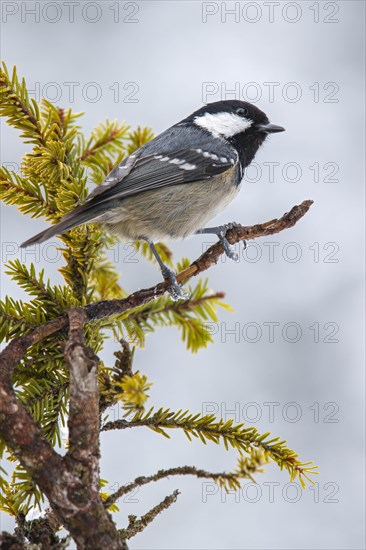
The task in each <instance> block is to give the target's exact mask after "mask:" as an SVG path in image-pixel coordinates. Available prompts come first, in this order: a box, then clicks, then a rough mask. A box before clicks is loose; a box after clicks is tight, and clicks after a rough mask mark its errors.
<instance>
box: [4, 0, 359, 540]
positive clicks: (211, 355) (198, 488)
mask: <svg viewBox="0 0 366 550" xmlns="http://www.w3.org/2000/svg"><path fill="white" fill-rule="evenodd" d="M36 4H37V3H35V2H3V3H2V10H3V11H2V42H1V47H2V58H3V59H5V60H6V62H7V64H8V66H9V67H11V66H12V65H13V64H16V65H17V66H18V71H19V75H24V76H25V77H26V80H27V83H28V87H29V89H34V90H35V93H36V95H38V94H39V93H41V94H42V93H43V94H44V95H46V96H47V97H48V99H50V100H53V99H55V100H56V102H57V104H58V105H60V106H65V107H67V106H69V105H70V104H71V105H72V106H73V108H74V109H75V110H76V111H85V112H86V114H85V116H84V117H83V119H82V125H83V128H84V129H85V131H86V132H89V131H90V130H91V129H92V128H93V127H94V125H95V124H96V123H97V122H99V121H101V120H104V119H105V118H106V117H108V118H109V119H113V118H118V119H119V120H121V121H122V120H125V121H127V122H128V123H129V124H131V125H132V126H133V127H134V126H136V125H138V124H142V125H148V126H151V127H152V128H153V129H154V131H155V132H156V133H159V132H160V131H162V130H164V129H165V128H167V127H169V126H170V125H171V124H173V123H175V122H176V121H178V120H180V119H181V118H184V117H185V116H187V115H188V114H189V113H190V112H192V111H193V110H195V109H197V108H199V107H200V106H201V104H202V103H204V102H206V101H217V100H219V99H225V97H226V98H228V99H231V98H233V97H237V98H238V99H240V98H242V99H247V100H253V101H255V102H256V104H257V105H258V107H260V108H261V109H262V110H264V111H265V112H266V113H267V114H268V116H269V118H270V120H271V121H272V122H274V123H276V124H280V125H283V126H284V127H285V128H286V130H287V131H286V132H285V133H283V134H278V135H274V136H273V137H271V138H270V139H268V140H267V142H266V144H265V146H264V147H263V148H262V149H261V151H260V152H259V153H258V154H257V157H256V159H255V160H256V163H257V164H258V165H259V168H258V169H257V170H254V168H251V169H250V170H249V171H248V178H249V179H251V180H254V179H256V176H257V175H258V174H260V173H261V177H260V178H259V181H256V182H254V181H249V182H247V183H246V185H245V186H243V188H242V190H241V193H240V195H239V196H238V198H237V199H236V200H235V202H234V203H233V204H232V205H231V206H230V207H229V208H228V209H227V210H226V211H225V212H224V213H222V214H221V215H220V216H219V217H218V218H217V219H216V220H215V222H218V223H223V222H229V221H233V220H235V221H238V222H241V223H243V224H245V225H249V224H252V223H257V222H263V221H266V220H268V219H271V218H274V217H278V216H280V215H282V214H283V213H284V212H286V211H288V210H289V209H290V208H291V207H292V206H293V205H294V204H299V203H300V202H301V201H302V200H304V199H309V198H311V199H313V200H314V206H313V207H312V208H311V210H310V212H309V213H308V214H307V215H306V216H305V218H304V219H303V220H302V221H301V222H299V224H298V225H296V226H295V227H294V228H292V229H291V230H288V231H286V232H283V233H280V234H279V235H277V236H275V237H273V238H267V239H261V240H258V241H257V243H256V245H254V246H253V245H252V246H250V247H248V250H247V253H246V254H242V255H241V260H240V262H239V263H238V264H235V263H234V262H230V261H226V262H220V263H219V264H218V265H217V267H216V268H214V269H211V270H210V271H209V273H208V276H209V281H210V287H211V288H212V289H214V290H217V291H219V290H223V291H225V292H226V301H227V302H228V303H230V304H231V305H232V306H233V307H234V308H235V311H234V313H226V312H219V315H220V322H222V323H221V324H220V325H219V326H218V327H217V334H216V336H215V344H214V345H211V346H210V347H209V348H207V350H204V351H201V352H199V353H198V354H197V355H196V356H192V355H190V354H189V353H188V352H186V350H185V347H184V345H183V344H182V343H181V341H180V337H179V334H178V333H177V331H175V330H173V329H172V330H170V329H164V330H160V331H158V332H157V333H156V334H155V335H154V336H153V337H148V338H147V343H146V348H145V349H144V350H138V351H137V353H136V359H135V367H137V368H139V369H140V371H141V372H142V373H145V374H146V375H147V376H148V378H149V379H150V380H152V381H154V386H153V387H152V390H151V392H150V393H151V400H150V402H151V404H154V405H156V406H166V407H171V408H172V409H179V408H181V407H183V408H189V409H190V410H191V411H197V412H205V405H204V404H205V403H213V404H214V405H212V406H213V408H214V409H215V410H216V412H217V414H218V415H222V416H224V417H226V418H232V417H234V418H235V420H236V421H237V422H241V421H248V422H249V420H250V419H252V422H249V424H250V423H252V424H254V425H255V426H257V427H258V429H259V430H260V431H262V432H265V431H270V432H271V433H272V434H273V435H280V436H281V437H283V438H284V439H286V440H287V441H288V444H289V446H290V447H291V448H294V449H295V450H296V451H297V452H298V453H299V455H300V457H301V458H302V459H303V460H314V461H315V462H316V463H317V464H318V465H319V467H320V472H321V475H320V476H319V477H318V479H317V485H316V486H315V488H313V489H307V490H306V491H305V492H304V493H300V492H297V488H296V487H291V486H289V485H288V481H289V479H288V476H287V474H286V473H285V472H280V471H279V469H278V468H277V467H276V466H274V465H271V466H269V467H268V468H266V471H265V473H264V474H263V475H258V476H257V481H258V486H257V488H255V487H253V485H252V484H251V485H250V486H247V487H246V488H245V490H244V491H242V492H241V493H239V494H238V495H237V496H236V497H235V496H234V495H227V496H226V497H225V495H224V494H222V493H221V492H220V491H217V492H216V493H215V494H210V492H211V493H212V492H214V488H213V486H212V484H210V485H209V486H207V485H204V484H202V483H201V481H200V480H197V479H194V478H171V479H170V480H165V481H162V482H159V483H158V484H155V485H151V486H147V487H145V488H143V489H141V490H140V491H139V492H138V493H137V494H135V495H132V496H130V497H129V498H125V502H120V503H119V505H120V510H121V512H120V513H119V514H117V520H118V521H119V525H120V526H121V527H122V526H124V525H125V523H123V522H126V518H127V514H135V515H138V516H139V515H141V514H144V513H146V511H147V510H148V509H149V508H151V507H152V506H154V505H155V504H156V503H157V502H159V501H160V500H162V498H164V496H165V495H167V494H168V493H170V492H172V491H173V490H174V489H176V488H179V489H180V490H181V495H180V496H179V499H178V502H177V503H176V504H175V505H174V506H173V507H171V508H170V509H169V510H168V511H166V512H164V514H162V515H161V516H160V517H159V518H158V519H157V520H156V521H155V522H154V523H153V524H152V525H151V526H150V527H149V528H148V529H146V531H145V532H144V533H142V534H141V535H138V536H136V537H135V538H134V539H132V541H131V542H130V546H131V548H132V549H165V548H172V549H177V550H178V549H198V548H199V549H224V548H230V549H270V550H272V549H273V550H274V549H290V548H292V549H298V550H300V549H301V550H303V549H314V550H316V549H342V550H343V549H362V548H364V547H365V541H364V521H363V520H362V518H363V517H364V468H363V459H364V435H363V434H364V425H363V423H364V420H363V418H364V366H363V358H364V328H365V327H364V312H363V307H364V306H363V303H364V283H363V280H364V219H363V211H364V185H365V180H364V161H363V157H364V147H365V140H364V107H363V96H364V34H363V33H364V31H363V23H364V3H363V2H362V1H356V2H345V1H341V2H339V1H338V2H306V1H302V2H297V3H296V2H264V3H263V2H249V3H248V2H241V3H240V2H236V3H234V2H227V3H226V4H225V3H221V2H216V3H215V2H206V3H201V2H198V1H197V2H189V1H180V2H154V1H142V2H141V1H139V2H128V3H127V2H120V3H117V2H109V1H105V2H77V3H75V7H74V14H73V15H72V14H71V7H70V5H68V3H66V2H57V3H56V2H40V3H38V7H37V5H36ZM233 8H234V9H236V10H237V11H236V12H235V13H234V14H231V15H230V14H229V13H227V11H226V12H225V9H226V10H229V9H233ZM32 9H33V10H34V9H36V11H37V10H39V17H38V15H37V14H36V15H32V14H31V13H30V12H29V10H32ZM238 10H239V11H238ZM71 15H72V17H71ZM36 19H38V20H36ZM70 19H73V22H71V21H70ZM94 20H95V21H94ZM52 21H53V22H52ZM93 21H94V22H93ZM71 82H72V83H74V84H73V85H71V84H65V83H71ZM51 83H53V84H51ZM75 83H79V85H77V84H75ZM93 83H94V84H93ZM250 83H251V84H250ZM265 83H267V84H265ZM270 83H272V84H270ZM72 86H73V89H74V97H72V96H71V95H70V93H71V92H70V90H71V88H72ZM117 90H118V91H119V97H118V95H117ZM230 90H231V91H232V90H235V91H236V92H235V93H234V94H233V93H231V94H230V93H228V92H229V91H230ZM271 90H272V91H273V95H272V96H271V94H270V91H271ZM208 91H209V92H210V94H208V93H207V92H208ZM132 101H134V102H132ZM1 134H2V136H1V137H2V138H3V139H2V161H3V162H7V163H19V160H20V157H21V155H22V154H23V153H24V152H25V150H26V149H25V147H24V146H23V145H22V144H21V142H20V140H19V139H18V135H17V132H16V131H15V130H13V129H10V128H7V127H4V125H2V129H1ZM264 163H267V164H264ZM268 163H279V165H272V166H275V168H274V178H271V177H270V175H271V174H270V171H269V165H268ZM289 163H290V164H289ZM310 167H312V168H310ZM318 168H319V173H318V174H317V170H318ZM260 171H261V172H260ZM271 179H272V180H273V181H271ZM295 180H298V181H295ZM318 180H319V181H318ZM44 227H45V223H44V222H43V221H42V220H30V219H28V218H26V217H24V216H22V215H20V214H19V213H18V212H17V211H16V209H15V208H10V207H4V206H3V205H2V206H1V239H2V263H3V262H4V261H5V260H9V259H12V258H15V257H19V258H22V259H24V260H25V261H26V262H27V263H28V264H29V263H30V262H31V261H32V260H34V258H32V257H31V255H28V256H27V257H24V256H23V257H22V256H21V254H20V252H17V251H15V252H13V253H9V251H10V248H9V247H11V246H12V245H9V243H15V248H16V247H17V246H18V244H19V243H20V242H22V241H23V240H25V239H26V238H28V237H30V236H31V235H33V234H35V233H36V232H37V231H39V230H41V229H43V228H44ZM209 241H210V239H209V238H207V236H205V237H194V238H191V239H188V240H186V241H184V242H177V243H174V244H173V245H172V247H173V250H174V253H175V257H176V258H177V259H178V258H180V257H181V256H183V255H184V256H188V257H190V258H191V259H193V258H195V257H197V256H198V255H199V254H200V253H201V251H202V247H203V246H204V243H207V242H209ZM212 242H213V239H212ZM291 243H292V244H291ZM121 250H122V248H121ZM270 251H272V252H273V257H271V256H270ZM255 258H257V261H255ZM294 259H297V261H294ZM60 265H61V264H54V263H52V262H48V263H46V264H45V266H44V267H45V269H46V273H47V274H48V275H49V276H50V277H51V279H52V281H60V276H59V274H58V273H57V268H58V267H60ZM38 267H39V268H41V267H42V266H41V264H39V265H38ZM118 269H119V270H120V272H121V274H122V279H121V280H122V281H123V285H124V286H125V287H126V288H127V289H129V290H131V291H133V290H135V289H136V288H139V287H145V286H151V285H152V284H153V283H155V282H156V281H157V280H159V272H158V270H157V268H156V267H155V266H152V265H147V264H146V263H145V261H143V260H141V261H139V262H138V263H125V262H123V258H121V259H120V261H119V266H118ZM6 294H10V295H11V296H13V297H14V298H17V297H23V294H22V292H21V291H19V290H18V288H17V287H16V285H14V284H12V283H11V282H10V281H9V279H8V278H7V277H3V279H2V295H3V296H4V295H6ZM271 322H276V323H280V325H279V326H277V327H276V330H275V337H274V342H273V343H271V342H269V336H268V330H269V329H268V325H265V324H264V323H271ZM248 323H249V324H250V327H251V328H250V329H249V328H248V327H249V325H248ZM287 323H291V325H287ZM316 323H318V325H316ZM258 326H259V327H260V330H261V331H262V332H261V335H260V333H258V334H257V335H258V336H259V339H258V341H257V342H250V341H248V340H254V339H255V333H254V331H255V330H259V329H258ZM286 326H287V328H288V329H289V332H288V333H287V336H288V339H292V338H294V336H293V335H294V332H292V330H293V327H300V328H301V331H302V335H301V338H300V339H299V341H298V342H297V343H289V342H287V341H286V339H285V338H284V337H283V336H282V330H283V329H284V327H285V329H284V330H286ZM310 326H312V327H313V328H312V329H310V328H309V327H310ZM316 327H319V342H315V341H314V340H315V337H314V331H315V330H316ZM246 329H248V330H249V332H247V333H246V332H245V331H246ZM229 330H234V332H235V331H236V333H235V334H233V333H228V332H227V331H229ZM238 331H239V334H238ZM327 340H338V341H327ZM117 349H118V345H117V344H116V343H114V342H113V341H111V342H110V343H109V345H107V346H106V348H105V351H104V352H103V354H102V357H103V359H104V360H105V361H106V362H107V363H108V362H109V363H111V362H112V361H113V352H114V351H116V350H117ZM266 403H267V405H265V404H266ZM268 403H272V404H273V405H272V407H273V410H274V416H273V417H271V415H270V414H269V411H270V408H271V407H270V405H268ZM233 410H234V412H233ZM294 419H295V420H297V421H293V420H294ZM102 455H103V459H102V462H101V467H102V472H101V473H102V477H104V478H106V479H108V481H109V486H110V490H113V489H115V488H116V485H115V484H119V485H121V484H123V483H125V482H127V481H129V480H132V479H134V478H135V477H136V476H139V475H147V474H151V473H154V472H155V471H157V470H158V469H160V468H163V467H170V466H176V465H185V464H188V465H191V464H195V465H197V466H198V467H202V468H206V469H208V470H212V471H220V470H222V469H231V468H233V467H234V466H235V461H236V455H235V453H234V452H231V451H230V452H226V451H224V450H223V449H221V448H220V447H216V446H214V445H213V444H208V445H207V446H203V445H202V444H201V443H200V442H198V441H195V442H193V443H188V441H187V440H186V439H185V436H184V435H183V434H180V433H176V434H175V433H174V434H173V435H172V439H171V440H166V439H164V438H162V437H159V436H158V434H155V433H153V432H150V431H149V430H147V429H146V430H145V429H141V430H131V431H129V432H128V433H124V432H123V433H122V432H120V433H118V432H108V433H106V434H103V436H102ZM271 488H272V491H273V498H272V494H271ZM134 501H135V502H134ZM290 501H292V502H290ZM1 528H2V529H10V528H11V521H10V520H9V518H8V517H7V516H3V517H2V518H1Z"/></svg>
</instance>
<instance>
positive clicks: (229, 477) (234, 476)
mask: <svg viewBox="0 0 366 550" xmlns="http://www.w3.org/2000/svg"><path fill="white" fill-rule="evenodd" d="M255 471H256V468H255V467H253V468H252V469H251V474H253V473H254V472H255ZM185 475H192V476H195V477H197V478H201V479H212V480H213V481H215V482H216V483H218V484H219V485H220V486H223V487H227V488H230V489H234V488H235V489H238V486H239V487H240V482H239V477H242V478H243V477H250V474H249V472H248V473H247V474H246V475H245V476H244V475H242V476H239V474H238V473H237V472H217V473H214V472H208V471H206V470H203V469H202V468H196V466H177V467H176V468H169V469H167V470H159V471H158V472H157V473H156V474H153V475H150V476H140V477H137V478H136V479H135V480H134V481H132V482H131V483H127V484H126V485H123V486H122V487H120V488H119V489H118V490H117V491H116V492H115V493H113V494H112V495H110V496H109V497H108V498H107V499H106V500H105V501H104V506H105V507H106V508H109V506H111V505H112V504H114V503H115V502H116V501H117V500H118V499H119V498H121V497H122V496H123V495H127V494H128V493H130V492H131V491H133V490H134V489H136V488H137V487H142V486H143V485H147V484H148V483H151V482H153V481H160V480H161V479H165V478H167V477H171V476H185ZM250 479H252V477H250Z"/></svg>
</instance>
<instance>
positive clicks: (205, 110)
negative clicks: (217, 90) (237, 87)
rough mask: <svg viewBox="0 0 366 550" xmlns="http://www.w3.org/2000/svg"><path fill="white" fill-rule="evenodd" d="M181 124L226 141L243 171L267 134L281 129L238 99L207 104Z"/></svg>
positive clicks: (254, 107) (258, 110)
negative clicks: (187, 123) (190, 124)
mask: <svg viewBox="0 0 366 550" xmlns="http://www.w3.org/2000/svg"><path fill="white" fill-rule="evenodd" d="M185 122H191V123H194V124H196V125H197V126H199V127H200V128H203V129H204V130H206V131H207V132H210V133H211V135H212V136H214V137H219V138H223V139H226V140H227V141H229V142H230V143H231V144H232V145H233V146H234V147H235V148H236V150H237V151H238V153H239V156H240V160H241V164H242V166H243V168H244V167H245V166H248V165H249V164H250V163H251V161H252V160H253V158H254V156H255V154H256V152H257V150H258V148H259V147H260V146H261V145H262V143H263V142H264V140H265V139H266V137H267V135H268V134H272V133H275V132H283V131H284V128H282V127H281V126H276V125H275V124H271V123H270V122H269V120H268V118H267V115H266V114H265V113H263V111H261V110H260V109H258V107H256V106H255V105H252V104H251V103H247V102H245V101H238V100H228V101H216V102H215V103H208V104H207V105H205V106H204V107H202V108H201V109H198V111H195V112H194V113H193V114H192V115H191V116H190V117H188V119H186V120H185Z"/></svg>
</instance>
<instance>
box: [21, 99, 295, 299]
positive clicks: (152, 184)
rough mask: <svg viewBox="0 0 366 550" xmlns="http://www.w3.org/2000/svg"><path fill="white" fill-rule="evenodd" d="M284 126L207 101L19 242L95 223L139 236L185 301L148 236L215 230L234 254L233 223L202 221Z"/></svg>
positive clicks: (225, 200)
mask: <svg viewBox="0 0 366 550" xmlns="http://www.w3.org/2000/svg"><path fill="white" fill-rule="evenodd" d="M284 130H285V129H284V128H283V127H282V126H277V125H276V124H272V123H270V121H269V119H268V117H267V115H266V114H265V113H264V112H263V111H261V110H260V109H259V108H258V107H257V106H256V105H253V104H251V103H249V102H245V101H240V100H234V99H233V100H222V101H216V102H213V103H208V104H206V105H204V106H203V107H201V108H200V109H198V110H196V111H194V112H193V113H192V114H191V115H189V116H188V117H186V118H185V119H183V120H181V121H180V122H178V123H176V124H174V125H173V126H171V127H170V128H168V129H167V130H165V131H163V132H162V133H161V134H159V135H158V136H156V137H155V138H154V139H152V140H151V141H149V142H147V143H146V144H144V145H143V146H142V147H140V148H139V149H137V150H136V151H134V152H133V153H132V154H131V155H130V156H128V157H126V158H125V159H123V160H122V162H120V163H119V164H118V165H117V166H116V167H115V168H113V170H112V171H111V172H110V173H109V174H108V176H107V177H106V178H105V180H104V181H103V182H102V183H100V184H99V185H98V186H96V187H95V188H94V189H93V191H92V192H91V193H90V194H89V195H88V196H87V197H86V199H84V202H83V203H81V204H79V205H78V206H76V208H74V209H73V210H72V211H70V212H69V213H67V214H66V215H65V216H63V217H62V218H61V220H60V221H59V222H58V223H56V224H55V225H52V226H51V227H50V228H48V229H46V230H44V231H42V232H41V233H38V234H37V235H35V236H34V237H32V238H31V239H29V240H27V241H26V242H24V243H23V244H22V245H21V247H23V248H24V247H27V246H29V245H32V244H35V243H42V242H44V241H46V240H47V239H49V238H51V237H54V236H56V235H61V234H63V233H65V232H67V231H70V230H71V229H73V228H74V227H77V226H80V225H82V224H88V223H100V224H102V225H103V226H104V227H105V229H106V230H107V231H109V232H111V233H112V234H115V235H118V236H120V237H122V238H123V239H126V240H128V241H130V240H132V241H134V240H145V241H146V242H147V243H148V244H149V246H150V248H151V250H152V253H153V255H154V257H155V258H156V261H157V262H158V264H159V267H160V270H161V273H162V275H163V277H164V279H166V280H168V282H169V283H170V285H169V288H168V290H169V292H170V295H171V297H172V299H173V300H179V299H187V297H188V296H187V294H186V293H184V291H183V289H182V287H181V285H180V284H179V283H178V282H177V279H176V275H175V273H174V271H173V270H172V269H170V268H169V267H168V266H167V265H166V264H164V262H163V261H162V259H161V258H160V256H159V254H158V251H157V249H156V247H155V245H154V242H156V241H160V240H174V239H184V238H185V237H188V236H189V235H193V234H215V235H217V236H218V238H219V240H220V242H221V244H222V245H223V247H224V251H225V253H226V254H227V256H228V257H229V258H231V259H233V260H236V259H237V255H236V254H235V253H234V251H233V250H232V248H231V246H230V245H229V243H228V241H227V239H226V237H225V234H226V232H227V230H228V229H230V228H232V227H233V225H234V224H233V223H228V224H224V225H220V226H218V227H205V226H206V224H207V223H208V222H209V220H210V219H212V218H213V217H214V216H216V215H217V214H218V213H220V212H221V211H222V210H223V209H224V208H225V207H227V206H228V204H229V203H230V202H231V201H232V200H233V199H234V198H235V197H236V196H237V194H238V192H239V190H240V187H241V183H242V181H243V176H244V171H245V169H246V168H247V167H248V166H249V165H250V163H251V162H252V160H253V159H254V157H255V155H256V153H257V151H258V149H259V148H260V146H261V145H262V144H263V143H264V141H265V140H266V138H267V136H268V135H269V134H273V133H277V132H283V131H284Z"/></svg>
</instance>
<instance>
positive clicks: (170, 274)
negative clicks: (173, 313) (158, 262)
mask: <svg viewBox="0 0 366 550" xmlns="http://www.w3.org/2000/svg"><path fill="white" fill-rule="evenodd" d="M162 274H163V277H164V279H166V280H167V281H169V283H170V286H169V288H168V292H169V294H170V297H171V299H172V300H173V301H174V302H177V301H178V300H189V298H190V294H189V293H187V292H184V291H183V289H182V286H181V285H180V284H179V283H178V281H177V277H176V275H175V273H174V271H173V270H172V269H169V267H167V266H165V268H164V269H163V270H162Z"/></svg>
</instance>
